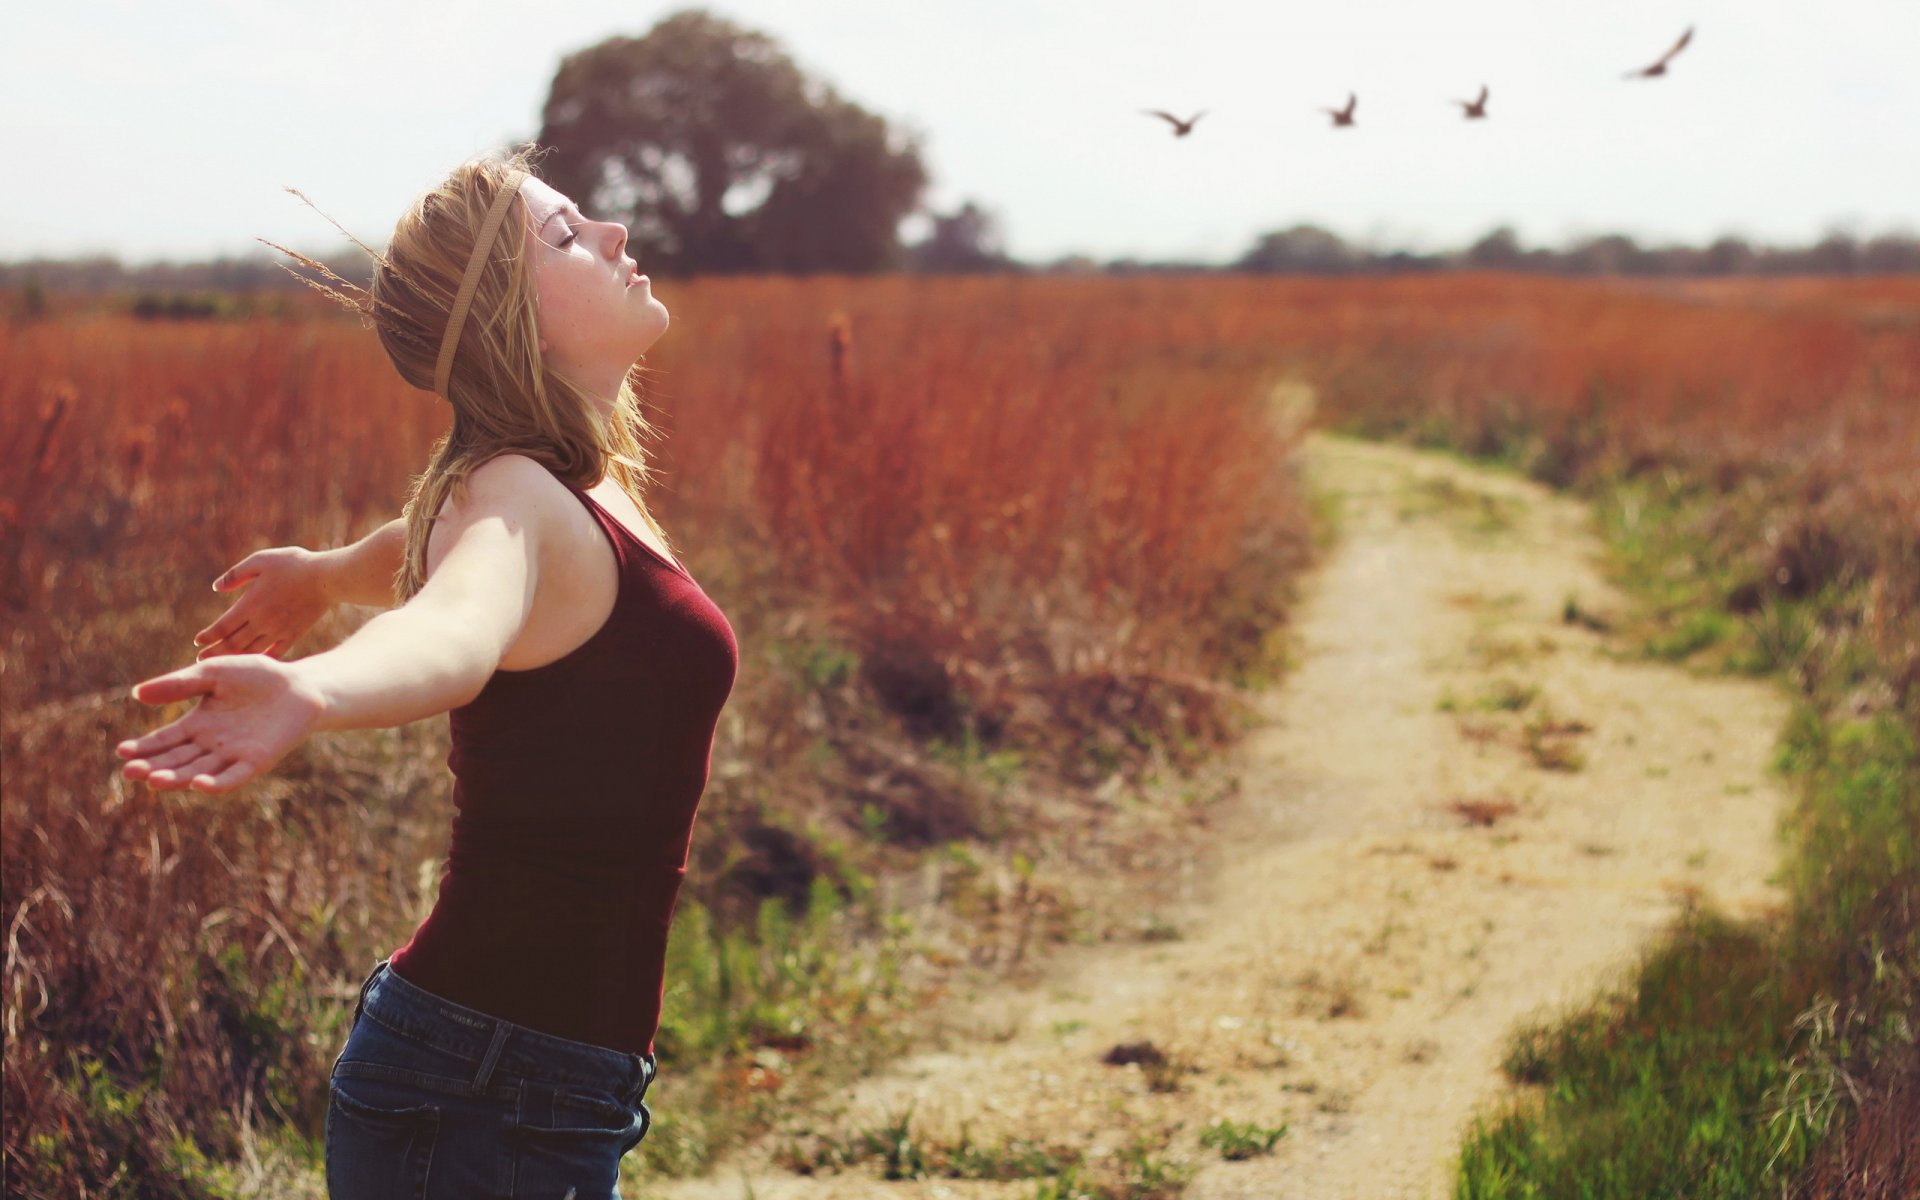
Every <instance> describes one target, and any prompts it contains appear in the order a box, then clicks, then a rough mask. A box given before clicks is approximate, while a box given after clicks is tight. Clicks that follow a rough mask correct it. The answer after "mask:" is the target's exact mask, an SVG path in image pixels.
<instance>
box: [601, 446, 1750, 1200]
mask: <svg viewBox="0 0 1920 1200" xmlns="http://www.w3.org/2000/svg"><path fill="white" fill-rule="evenodd" d="M1309 453H1310V458H1309V464H1310V470H1311V472H1312V473H1313V475H1314V477H1315V481H1316V484H1317V485H1318V486H1320V487H1323V488H1326V489H1329V490H1331V491H1334V492H1337V493H1339V494H1340V495H1342V496H1343V497H1344V500H1343V504H1342V509H1343V514H1344V515H1343V526H1342V538H1341V541H1340V543H1339V545H1338V546H1337V547H1336V548H1335V549H1334V550H1333V551H1332V552H1331V553H1330V554H1329V556H1328V558H1327V561H1326V562H1325V563H1324V564H1323V565H1322V566H1321V567H1320V569H1319V570H1318V571H1317V573H1316V575H1315V578H1314V579H1313V580H1312V581H1311V583H1310V584H1309V587H1308V590H1307V592H1306V594H1305V597H1304V603H1303V606H1302V607H1301V609H1300V611H1299V613H1298V615H1297V621H1296V625H1295V631H1294V633H1295V643H1294V645H1295V650H1294V660H1295V663H1296V666H1295V668H1294V669H1293V671H1292V672H1291V673H1290V674H1289V676H1288V678H1287V680H1286V682H1285V683H1284V684H1283V685H1282V686H1281V687H1280V688H1279V689H1278V690H1276V691H1275V692H1274V693H1272V694H1271V695H1270V696H1268V697H1267V698H1266V700H1265V702H1264V708H1265V711H1266V713H1267V715H1268V717H1269V718H1270V719H1269V720H1268V721H1267V723H1266V724H1265V725H1264V726H1263V727H1262V728H1260V729H1259V730H1258V731H1257V732H1255V733H1254V734H1253V735H1251V736H1250V737H1249V738H1248V739H1247V741H1246V742H1245V743H1244V744H1243V745H1242V746H1241V747H1240V749H1239V751H1238V752H1237V757H1238V759H1239V761H1240V763H1241V764H1242V767H1243V774H1242V787H1241V790H1240V794H1239V797H1238V798H1237V799H1235V800H1231V801H1228V802H1227V807H1228V808H1229V809H1230V811H1227V812H1223V813H1222V814H1221V815H1220V820H1219V823H1218V825H1217V829H1218V830H1219V833H1220V836H1219V838H1218V841H1217V848H1216V849H1214V850H1211V851H1209V857H1208V858H1207V859H1206V860H1205V861H1203V862H1199V863H1196V869H1195V870H1194V871H1193V872H1192V873H1191V878H1192V882H1191V883H1190V885H1189V887H1188V888H1187V889H1186V892H1187V895H1186V898H1185V903H1184V905H1183V907H1182V910H1181V911H1179V912H1177V913H1173V914H1169V915H1170V917H1171V920H1170V923H1169V925H1168V926H1167V928H1165V929H1164V930H1163V932H1162V937H1161V939H1157V940H1152V941H1142V942H1138V943H1132V944H1118V945H1105V946H1095V947H1078V948H1073V949H1069V950H1066V951H1063V952H1061V953H1060V954H1059V955H1058V956H1057V957H1056V959H1055V960H1054V963H1053V965H1052V966H1051V968H1050V969H1049V973H1048V977H1047V978H1046V980H1045V981H1044V982H1043V983H1042V984H1040V985H1038V986H1035V987H1030V988H1022V989H1016V990H997V991H994V992H991V993H989V994H986V995H982V996H980V997H977V998H976V999H974V1000H973V1001H971V1002H970V1003H968V1004H965V1005H956V1006H955V1012H954V1014H953V1015H952V1016H951V1018H950V1019H949V1020H948V1021H947V1028H948V1029H949V1030H951V1036H950V1037H948V1038H946V1039H944V1040H945V1042H946V1044H945V1045H942V1046H937V1047H936V1046H929V1047H927V1048H925V1049H924V1050H923V1051H922V1052H919V1053H917V1054H915V1055H913V1056H911V1057H908V1058H906V1059H903V1060H901V1061H899V1062H898V1063H896V1064H895V1065H894V1066H893V1067H892V1068H891V1069H890V1070H889V1071H888V1072H886V1073H885V1074H883V1075H881V1076H878V1077H875V1078H872V1079H870V1080H867V1081H864V1082H863V1083H861V1084H860V1085H859V1086H858V1087H856V1088H855V1089H854V1090H853V1091H852V1092H851V1094H849V1095H848V1096H846V1097H845V1098H844V1103H843V1104H840V1105H837V1106H835V1109H834V1110H833V1111H823V1112H817V1113H812V1114H804V1115H799V1116H796V1118H795V1120H794V1121H793V1122H791V1124H792V1126H793V1127H794V1128H796V1129H797V1128H801V1127H810V1128H811V1129H812V1130H814V1131H815V1133H816V1134H817V1135H821V1136H824V1137H826V1138H828V1139H830V1140H831V1139H836V1138H837V1139H845V1138H847V1137H849V1136H850V1135H853V1134H856V1133H858V1132H860V1131H864V1130H871V1129H877V1128H880V1127H883V1126H885V1125H887V1124H889V1123H891V1122H892V1121H893V1120H894V1119H895V1118H897V1117H898V1115H899V1114H900V1113H901V1112H903V1111H904V1110H905V1109H906V1108H907V1106H908V1104H910V1103H911V1104H912V1105H913V1106H914V1107H913V1109H912V1126H911V1128H912V1130H913V1137H914V1139H915V1140H916V1141H917V1142H919V1143H922V1144H924V1145H953V1144H955V1143H956V1142H957V1141H958V1139H959V1136H960V1132H961V1130H962V1129H963V1127H964V1129H965V1131H966V1134H967V1135H968V1137H969V1139H970V1141H971V1144H973V1145H975V1146H981V1145H992V1144H994V1143H995V1142H996V1141H998V1140H999V1139H1002V1138H1004V1137H1026V1138H1035V1139H1039V1140H1042V1141H1045V1142H1049V1143H1053V1144H1058V1145H1064V1146H1070V1147H1074V1148H1077V1149H1079V1150H1081V1151H1083V1152H1084V1153H1086V1154H1087V1156H1088V1158H1089V1160H1090V1161H1091V1162H1093V1163H1106V1164H1108V1170H1110V1171H1111V1170H1117V1169H1119V1168H1118V1166H1117V1164H1118V1163H1120V1162H1122V1161H1123V1152H1124V1151H1125V1150H1126V1148H1127V1147H1129V1146H1130V1145H1134V1144H1135V1139H1141V1138H1143V1139H1145V1142H1144V1143H1143V1144H1145V1145H1147V1146H1150V1147H1152V1150H1151V1152H1150V1155H1149V1158H1150V1160H1158V1161H1160V1162H1163V1163H1185V1164H1190V1165H1191V1166H1192V1167H1193V1168H1194V1173H1193V1174H1192V1178H1191V1182H1190V1184H1189V1185H1188V1187H1187V1189H1186V1192H1185V1195H1186V1196H1187V1197H1189V1198H1190V1200H1219V1198H1226V1197H1259V1198H1268V1197H1284V1198H1288V1200H1292V1198H1299V1200H1308V1198H1316V1200H1317V1198H1332V1197H1368V1198H1373V1197H1397V1196H1415V1197H1429V1196H1443V1195H1445V1194H1446V1193H1447V1190H1448V1179H1449V1169H1450V1162H1449V1159H1450V1156H1451V1155H1452V1153H1453V1152H1454V1150H1455V1148H1456V1147H1457V1145H1458V1142H1459V1135H1460V1132H1461V1130H1462V1128H1463V1123H1464V1122H1466V1121H1467V1119H1468V1118H1469V1116H1470V1115H1471V1114H1472V1113H1473V1112H1474V1110H1475V1109H1476V1108H1477V1107H1478V1106H1480V1105H1482V1104H1483V1103H1484V1102H1486V1101H1488V1100H1490V1099H1492V1098H1494V1097H1497V1096H1499V1095H1501V1094H1502V1093H1503V1092H1504V1091H1505V1090H1506V1089H1507V1085H1506V1084H1505V1083H1504V1081H1503V1078H1502V1076H1501V1075H1500V1073H1499V1070H1498V1064H1499V1060H1500V1057H1501V1051H1502V1046H1503V1039H1504V1037H1505V1035H1506V1034H1507V1033H1508V1031H1509V1030H1510V1029H1512V1028H1513V1027H1514V1026H1515V1024H1516V1023H1517V1022H1520V1021H1522V1020H1524V1019H1526V1018H1528V1017H1530V1016H1536V1015H1543V1014H1544V1013H1546V1012H1549V1011H1551V1010H1552V1008H1553V1006H1555V1005H1558V1004H1561V1003H1566V1002H1572V1001H1577V1000H1579V999H1581V998H1583V997H1587V996H1589V995H1591V994H1592V992H1593V991H1594V990H1595V989H1596V988H1597V987H1598V986H1599V985H1601V984H1602V983H1603V982H1604V981H1606V980H1607V979H1608V978H1609V977H1610V976H1612V975H1613V974H1614V973H1615V972H1617V971H1618V970H1619V969H1620V968H1621V967H1622V966H1623V965H1625V964H1626V963H1628V962H1630V961H1631V958H1632V956H1633V954H1634V952H1635V950H1636V949H1637V948H1638V947H1640V946H1641V945H1643V944H1644V943H1645V941H1646V939H1647V938H1648V937H1649V935H1651V934H1652V933H1654V932H1655V931H1656V930H1657V929H1658V928H1659V927H1660V926H1661V925H1662V924H1663V923H1665V922H1666V921H1667V920H1668V919H1669V918H1670V916H1671V915H1672V914H1673V913H1674V912H1675V911H1676V909H1677V907H1678V906H1679V905H1680V904H1682V903H1684V902H1685V897H1686V896H1687V895H1688V894H1690V893H1694V892H1698V893H1704V894H1706V895H1708V896H1710V897H1711V898H1712V899H1713V900H1714V901H1716V902H1717V903H1719V904H1720V905H1721V906H1723V907H1724V908H1726V909H1728V910H1730V911H1731V912H1733V913H1735V914H1736V915H1744V914H1747V913H1750V912H1752V911H1755V910H1757V909H1758V908H1762V907H1765V906H1769V905H1771V904H1774V903H1777V902H1778V900H1779V897H1778V895H1777V893H1776V891H1775V889H1774V888H1773V887H1772V886H1771V884H1770V883H1769V881H1768V875H1769V873H1770V871H1771V870H1772V868H1773V866H1774V863H1775V861H1776V852H1775V847H1774V841H1773V833H1772V831H1773V829H1774V826H1775V817H1776V813H1777V812H1778V809H1779V806H1780V804H1781V803H1782V801H1783V795H1782V793H1781V791H1780V790H1779V788H1778V787H1777V785H1776V784H1775V782H1774V781H1773V780H1772V779H1771V778H1769V776H1768V775H1767V774H1766V771H1765V763H1766V761H1767V759H1768V756H1769V752H1770V748H1771V746H1772V744H1773V740H1774V735H1775V733H1776V731H1777V730H1778V729H1779V728H1780V727H1781V724H1782V721H1783V719H1784V716H1785V700H1784V698H1783V697H1781V696H1780V695H1779V694H1778V693H1777V692H1776V691H1774V690H1773V689H1772V688H1771V687H1770V686H1768V685H1765V684H1761V683H1755V682H1749V681H1742V680H1727V679H1707V678H1695V677H1693V676H1691V675H1689V674H1688V673H1687V672H1686V671H1684V670H1682V669H1678V668H1675V667H1672V666H1665V665H1660V664H1651V663H1642V662H1634V661H1628V660H1626V659H1624V658H1617V657H1616V656H1615V654H1614V652H1613V650H1612V647H1611V645H1610V642H1609V639H1608V638H1607V637H1606V635H1605V634H1603V633H1597V632H1594V631H1593V630H1591V629H1589V628H1587V627H1585V626H1583V625H1581V624H1577V623H1576V624H1569V623H1567V622H1565V621H1564V620H1563V610H1564V607H1565V604H1566V601H1567V599H1568V597H1570V596H1571V597H1577V599H1578V603H1579V606H1580V608H1581V609H1582V610H1583V611H1587V612H1599V613H1603V614H1604V613H1608V612H1618V611H1621V610H1622V609H1623V607H1624V606H1623V604H1622V603H1621V601H1620V598H1619V597H1618V596H1616V595H1614V594H1613V593H1612V592H1611V591H1610V589H1609V588H1608V587H1607V586H1606V585H1605V584H1604V583H1603V582H1602V580H1601V578H1600V577H1599V575H1598V574H1597V573H1596V570H1595V566H1594V562H1595V557H1594V556H1595V555H1596V554H1597V546H1596V543H1595V542H1594V540H1593V538H1592V536H1591V535H1590V534H1589V533H1588V532H1587V526H1586V514H1585V512H1584V510H1583V508H1582V507H1581V506H1580V505H1578V504H1577V503H1575V502H1573V501H1570V500H1568V499H1565V498H1563V497H1559V496H1555V495H1554V494H1552V493H1551V492H1549V491H1547V490H1546V489H1544V488H1540V487H1537V486H1535V485H1532V484H1529V483H1526V482H1524V481H1520V480H1516V479H1513V478H1510V477H1507V476H1502V475H1496V474H1492V473H1489V472H1484V471H1479V470H1475V469H1473V468H1470V467H1466V466H1463V465H1460V464H1457V463H1455V462H1452V461H1450V460H1447V459H1443V458H1439V457H1435V456H1428V455H1421V454H1418V453H1415V452H1411V451H1407V450H1403V449H1398V448H1393V447H1384V446H1376V445H1371V444H1363V443H1356V442H1350V441H1346V440H1339V439H1329V438H1319V437H1316V438H1315V439H1314V440H1313V442H1312V444H1311V446H1310V451H1309ZM1529 726H1531V728H1532V730H1533V733H1532V740H1531V746H1530V745H1529V735H1528V733H1527V730H1528V728H1529ZM1474 817H1478V818H1480V820H1481V821H1491V824H1483V823H1479V822H1477V821H1475V820H1474V819H1473V818H1474ZM1141 1041H1150V1042H1152V1043H1153V1044H1154V1045H1155V1046H1156V1047H1157V1048H1158V1049H1159V1050H1161V1051H1162V1052H1164V1053H1165V1054H1166V1055H1167V1056H1168V1058H1169V1060H1170V1061H1169V1063H1168V1065H1167V1066H1166V1067H1163V1068H1161V1069H1158V1070H1151V1069H1143V1068H1142V1067H1140V1066H1122V1067H1114V1066H1108V1065H1105V1064H1103V1062H1102V1058H1103V1056H1104V1055H1105V1054H1106V1053H1107V1052H1108V1050H1109V1049H1110V1048H1112V1047H1114V1046H1115V1045H1116V1044H1119V1043H1137V1042H1141ZM1156 1083H1157V1084H1159V1085H1160V1086H1161V1087H1162V1088H1165V1087H1167V1086H1169V1085H1171V1086H1172V1087H1173V1089H1174V1090H1172V1091H1165V1090H1155V1087H1154V1085H1155V1084H1156ZM660 1099H661V1102H662V1103H670V1102H671V1100H670V1098H669V1097H665V1096H663V1097H661V1098H660ZM1217 1118H1227V1119H1230V1120H1233V1121H1236V1122H1251V1123H1254V1124H1257V1125H1260V1126H1264V1127H1269V1128H1271V1127H1276V1126H1279V1125H1282V1124H1285V1125H1286V1126H1287V1127H1288V1132H1287V1133H1286V1134H1285V1136H1283V1137H1282V1138H1280V1140H1279V1141H1278V1143H1277V1144H1275V1145H1274V1147H1273V1151H1272V1153H1271V1154H1269V1155H1263V1156H1256V1157H1253V1158H1250V1159H1247V1160H1244V1161H1238V1162H1231V1161H1226V1160H1225V1159H1223V1158H1222V1157H1221V1155H1220V1154H1219V1153H1218V1152H1217V1151H1216V1150H1212V1149H1206V1148H1203V1147H1202V1146H1201V1145H1200V1144H1199V1140H1198V1139H1199V1134H1200V1131H1201V1129H1202V1128H1203V1127H1204V1126H1206V1125H1207V1124H1208V1123H1210V1122H1212V1121H1214V1120H1215V1119H1217ZM782 1140H783V1139H781V1138H774V1139H770V1140H769V1142H768V1143H766V1144H763V1145H761V1146H759V1147H756V1148H754V1149H753V1150H751V1151H749V1152H746V1153H743V1154H742V1155H739V1156H737V1157H736V1158H735V1159H734V1160H733V1161H731V1162H729V1163H728V1164H726V1165H725V1166H723V1167H722V1168H721V1169H720V1170H718V1171H717V1172H715V1174H714V1175H713V1176H712V1177H711V1178H710V1179H707V1180H695V1181H685V1182H682V1183H678V1184H674V1185H671V1186H664V1185H650V1186H648V1187H646V1188H645V1189H642V1193H643V1194H644V1195H646V1196H648V1197H672V1198H673V1200H719V1198H723V1197H724V1198H725V1200H740V1198H742V1197H744V1196H747V1195H749V1194H750V1195H751V1196H753V1197H754V1198H755V1200H801V1198H806V1200H814V1198H821V1200H824V1198H827V1197H833V1198H836V1200H837V1198H841V1197H897V1198H904V1197H923V1196H925V1197H934V1196H940V1197H989V1196H992V1197H1014V1196H1018V1197H1031V1196H1033V1195H1034V1194H1035V1189H1036V1183H1035V1181H1034V1180H1031V1179H1029V1180H1025V1181H1020V1182H1012V1183H981V1182H973V1181H966V1180H951V1179H938V1180H918V1181H910V1182H900V1183H887V1182H883V1181H881V1180H880V1179H879V1178H878V1169H877V1167H876V1166H873V1165H867V1166H863V1167H858V1168H854V1169H850V1170H847V1171H844V1172H841V1173H838V1174H832V1175H816V1176H812V1177H803V1176H798V1175H794V1174H793V1173H791V1172H790V1171H788V1170H785V1169H783V1168H782V1167H780V1166H779V1165H778V1164H777V1162H776V1161H775V1157H774V1156H775V1155H776V1153H777V1151H778V1149H779V1143H780V1142H781V1141H782ZM641 1153H643V1154H644V1148H643V1149H642V1151H641ZM1143 1169H1145V1168H1143V1167H1142V1166H1141V1165H1140V1163H1139V1161H1138V1160H1136V1163H1135V1166H1134V1167H1133V1168H1132V1170H1133V1171H1134V1173H1135V1174H1136V1175H1138V1173H1139V1172H1140V1171H1141V1170H1143ZM749 1184H750V1187H751V1191H750V1192H749V1190H748V1188H749ZM629 1190H632V1189H629Z"/></svg>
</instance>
